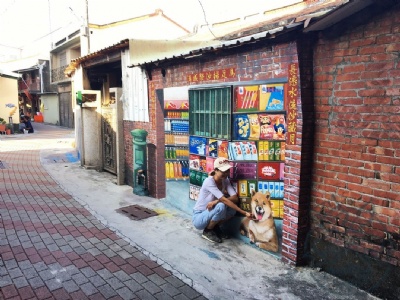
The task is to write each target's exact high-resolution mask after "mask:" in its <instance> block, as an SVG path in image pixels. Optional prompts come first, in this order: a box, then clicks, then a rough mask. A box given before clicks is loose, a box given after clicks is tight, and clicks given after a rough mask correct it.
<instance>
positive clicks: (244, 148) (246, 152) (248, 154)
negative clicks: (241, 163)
mask: <svg viewBox="0 0 400 300" xmlns="http://www.w3.org/2000/svg"><path fill="white" fill-rule="evenodd" d="M240 147H241V148H242V153H243V159H244V160H251V149H250V146H249V144H248V142H240Z"/></svg>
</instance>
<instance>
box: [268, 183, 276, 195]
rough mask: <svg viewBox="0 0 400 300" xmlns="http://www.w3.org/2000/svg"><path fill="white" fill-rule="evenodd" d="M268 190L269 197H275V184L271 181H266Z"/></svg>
mask: <svg viewBox="0 0 400 300" xmlns="http://www.w3.org/2000/svg"><path fill="white" fill-rule="evenodd" d="M268 192H269V193H270V194H271V198H275V184H274V182H273V181H269V182H268Z"/></svg>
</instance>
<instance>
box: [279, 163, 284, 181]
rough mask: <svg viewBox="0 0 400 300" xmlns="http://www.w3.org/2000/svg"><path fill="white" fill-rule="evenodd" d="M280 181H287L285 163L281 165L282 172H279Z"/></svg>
mask: <svg viewBox="0 0 400 300" xmlns="http://www.w3.org/2000/svg"><path fill="white" fill-rule="evenodd" d="M279 179H280V180H284V179H285V163H280V172H279Z"/></svg>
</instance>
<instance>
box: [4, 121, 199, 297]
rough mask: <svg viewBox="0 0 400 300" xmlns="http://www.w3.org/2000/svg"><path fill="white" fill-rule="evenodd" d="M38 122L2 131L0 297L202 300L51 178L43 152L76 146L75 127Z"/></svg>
mask: <svg viewBox="0 0 400 300" xmlns="http://www.w3.org/2000/svg"><path fill="white" fill-rule="evenodd" d="M34 125H35V130H36V131H35V133H34V134H31V135H22V134H17V135H12V136H2V137H0V199H1V201H0V217H1V218H0V257H1V259H0V288H1V292H0V299H96V300H99V299H205V298H204V297H202V296H201V295H200V294H199V293H198V292H196V291H195V290H194V289H193V288H191V287H189V286H188V285H187V284H185V283H184V282H182V281H181V280H179V279H177V278H176V277H175V276H173V275H171V273H170V272H168V271H167V270H165V269H164V268H163V267H162V266H160V265H159V264H158V263H156V262H154V261H153V260H151V259H149V258H148V257H147V256H145V255H144V254H143V253H142V252H140V251H139V250H138V249H137V248H135V247H134V246H132V245H131V244H130V243H129V242H127V241H126V240H125V239H122V238H120V237H119V236H117V234H116V233H115V232H114V231H112V230H110V229H109V228H106V227H105V226H104V225H103V224H102V223H101V222H99V221H98V220H97V219H96V218H95V217H94V216H93V215H92V214H91V213H90V212H89V211H88V210H87V209H85V208H84V207H83V206H82V205H81V204H80V203H78V202H77V201H75V200H74V199H73V197H72V196H71V195H70V194H68V193H66V192H65V191H64V190H63V189H62V188H61V187H60V186H59V185H58V184H57V183H56V182H55V181H54V180H53V179H52V177H51V176H50V175H49V174H48V173H47V172H46V171H45V169H44V168H43V166H42V164H41V160H40V151H41V150H43V149H47V148H60V147H61V148H62V147H66V148H67V149H71V139H70V138H65V137H68V136H71V134H72V133H73V132H72V131H71V130H66V129H62V128H59V127H55V126H46V125H43V124H34ZM71 153H72V154H71V155H69V156H68V155H63V156H57V155H53V163H57V159H61V162H63V160H65V158H67V161H72V160H74V157H75V160H76V156H74V152H71ZM59 167H63V166H62V164H60V165H59Z"/></svg>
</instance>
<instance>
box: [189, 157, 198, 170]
mask: <svg viewBox="0 0 400 300" xmlns="http://www.w3.org/2000/svg"><path fill="white" fill-rule="evenodd" d="M189 168H190V169H193V170H200V156H199V155H193V154H191V155H189Z"/></svg>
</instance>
